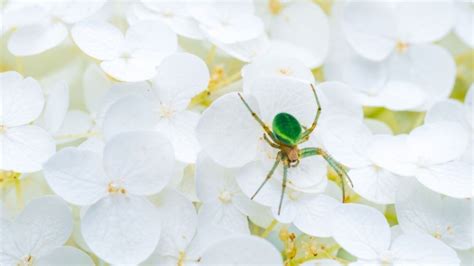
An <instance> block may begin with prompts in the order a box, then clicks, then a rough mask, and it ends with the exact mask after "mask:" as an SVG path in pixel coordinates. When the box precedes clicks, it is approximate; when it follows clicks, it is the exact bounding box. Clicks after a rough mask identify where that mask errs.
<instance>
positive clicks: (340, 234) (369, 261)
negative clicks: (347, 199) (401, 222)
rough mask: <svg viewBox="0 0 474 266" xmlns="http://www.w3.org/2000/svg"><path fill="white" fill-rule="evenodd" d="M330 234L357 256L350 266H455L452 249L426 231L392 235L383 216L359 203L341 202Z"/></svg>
mask: <svg viewBox="0 0 474 266" xmlns="http://www.w3.org/2000/svg"><path fill="white" fill-rule="evenodd" d="M331 223H332V228H333V237H334V239H335V240H336V241H337V242H338V243H339V244H340V245H341V247H342V248H344V249H345V250H347V251H348V252H349V253H351V254H352V255H354V256H356V257H357V258H358V260H357V262H355V263H352V264H351V265H361V266H362V265H427V264H445V265H456V264H458V263H459V259H458V257H457V255H456V252H455V251H454V250H452V249H451V248H450V247H449V246H447V245H446V244H444V243H443V242H441V241H439V240H437V239H435V238H434V237H431V236H429V235H427V234H420V233H412V234H401V235H399V236H396V237H395V236H394V237H392V236H391V235H392V233H391V232H390V227H389V225H388V223H387V221H386V220H385V217H384V216H383V215H382V214H381V213H380V212H378V211H377V210H375V209H373V208H371V207H368V206H364V205H359V204H344V205H341V206H340V207H339V208H337V209H336V211H335V213H334V215H333V217H332V219H331Z"/></svg>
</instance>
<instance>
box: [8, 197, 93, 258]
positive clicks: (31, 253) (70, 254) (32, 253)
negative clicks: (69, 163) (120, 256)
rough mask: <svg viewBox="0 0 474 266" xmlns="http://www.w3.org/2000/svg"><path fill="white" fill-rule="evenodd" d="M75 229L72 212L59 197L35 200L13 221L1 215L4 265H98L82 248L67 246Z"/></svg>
mask: <svg viewBox="0 0 474 266" xmlns="http://www.w3.org/2000/svg"><path fill="white" fill-rule="evenodd" d="M72 229H73V223H72V216H71V211H70V210H69V208H68V206H67V205H66V203H65V202H64V201H63V200H61V199H60V198H59V197H55V196H46V197H42V198H38V199H36V200H33V201H31V202H30V203H28V205H27V206H26V207H25V209H23V211H22V212H21V213H20V214H19V215H18V216H17V217H16V219H15V220H14V221H13V222H12V221H10V220H8V219H6V218H5V217H0V232H1V234H2V245H1V246H0V264H2V265H5V266H15V265H28V266H29V265H43V266H46V265H59V264H68V265H84V266H86V265H91V266H92V265H94V262H93V261H92V259H91V258H90V257H89V256H88V255H87V254H85V253H84V252H82V251H81V250H79V249H77V248H74V247H69V246H63V245H64V244H65V243H66V241H67V240H68V238H69V237H70V235H71V233H72Z"/></svg>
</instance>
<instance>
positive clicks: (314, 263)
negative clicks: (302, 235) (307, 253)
mask: <svg viewBox="0 0 474 266" xmlns="http://www.w3.org/2000/svg"><path fill="white" fill-rule="evenodd" d="M340 265H342V264H340V263H339V262H338V261H337V260H330V259H318V260H309V261H307V262H305V263H303V264H301V266H340Z"/></svg>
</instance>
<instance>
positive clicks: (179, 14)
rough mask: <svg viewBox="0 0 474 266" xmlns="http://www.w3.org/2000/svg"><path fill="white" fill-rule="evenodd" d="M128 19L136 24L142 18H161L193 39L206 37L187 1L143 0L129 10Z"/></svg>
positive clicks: (180, 33)
mask: <svg viewBox="0 0 474 266" xmlns="http://www.w3.org/2000/svg"><path fill="white" fill-rule="evenodd" d="M193 4H195V3H193V2H191V3H189V5H193ZM183 5H184V7H183ZM127 20H128V22H129V23H130V24H135V23H137V22H139V21H140V20H161V21H163V22H165V23H166V24H168V26H170V28H171V29H173V31H174V32H176V34H179V35H181V36H184V37H188V38H192V39H199V40H201V39H203V38H204V34H203V33H202V32H201V29H200V28H199V26H198V23H197V21H195V20H194V19H193V18H192V17H191V14H190V12H189V11H188V8H187V7H186V3H183V2H180V1H153V0H141V1H140V2H138V3H135V4H134V5H132V6H131V8H130V10H128V12H127Z"/></svg>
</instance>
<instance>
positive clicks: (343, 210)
mask: <svg viewBox="0 0 474 266" xmlns="http://www.w3.org/2000/svg"><path fill="white" fill-rule="evenodd" d="M331 222H332V228H333V232H332V234H333V237H334V239H335V240H336V241H337V243H339V244H340V245H341V246H342V247H343V248H344V249H345V250H347V251H348V252H349V253H351V254H352V255H354V256H356V257H357V258H359V259H376V258H377V257H378V254H380V253H381V252H383V251H385V250H387V249H388V247H389V246H390V227H389V225H388V223H387V221H386V220H385V217H384V216H383V215H382V214H381V213H380V212H379V211H377V210H376V209H374V208H371V207H368V206H365V205H360V204H344V205H341V206H340V207H338V208H337V209H336V211H335V213H334V215H333V217H332V220H331Z"/></svg>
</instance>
